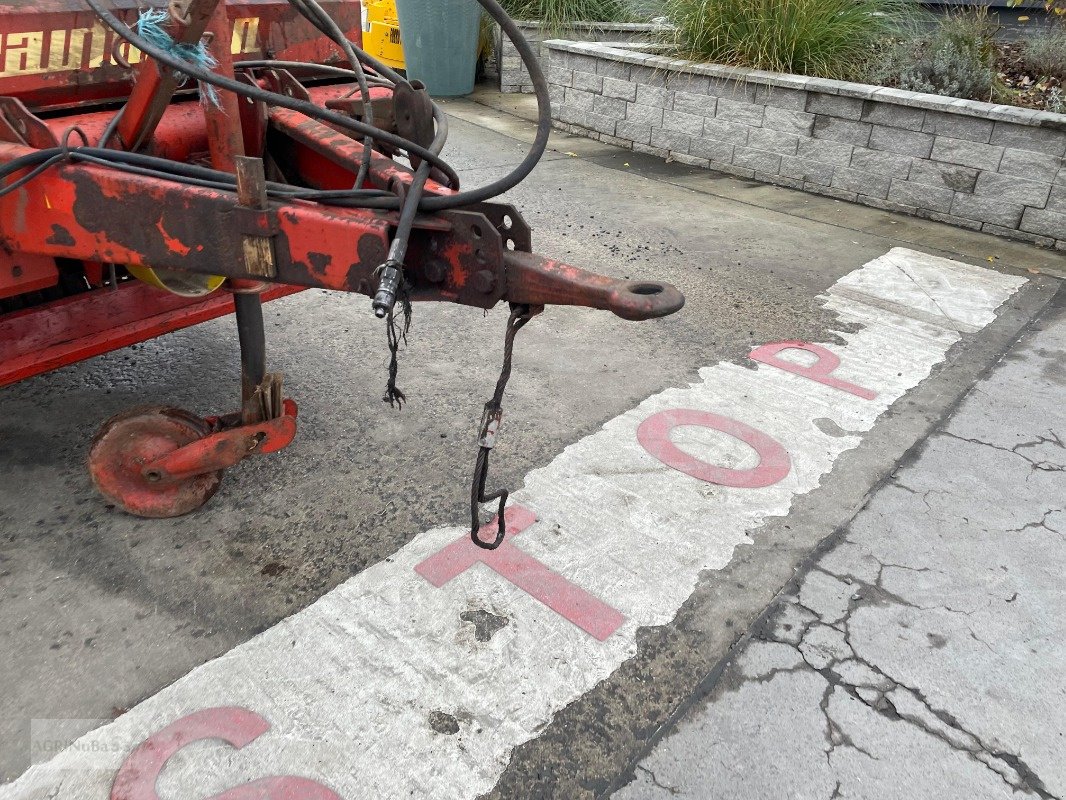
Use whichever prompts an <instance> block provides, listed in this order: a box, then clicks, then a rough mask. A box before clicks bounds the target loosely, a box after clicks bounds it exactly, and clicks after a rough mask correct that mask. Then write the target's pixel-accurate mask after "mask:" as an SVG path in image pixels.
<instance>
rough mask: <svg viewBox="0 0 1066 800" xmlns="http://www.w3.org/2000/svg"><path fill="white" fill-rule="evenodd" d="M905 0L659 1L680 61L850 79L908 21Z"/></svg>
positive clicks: (909, 7)
mask: <svg viewBox="0 0 1066 800" xmlns="http://www.w3.org/2000/svg"><path fill="white" fill-rule="evenodd" d="M912 7H913V5H912V4H911V3H909V2H907V0H667V8H668V16H669V17H670V19H671V20H672V21H673V23H674V24H675V25H676V26H677V30H678V39H677V42H678V46H679V48H680V50H681V52H682V54H683V55H684V56H685V57H687V58H692V59H695V60H700V61H715V62H718V63H723V64H730V65H734V66H743V67H754V68H756V69H765V70H771V71H774V72H794V73H798V74H801V75H816V76H820V77H824V78H841V79H845V78H853V77H855V76H856V75H857V74H859V73H860V72H861V70H862V68H863V66H864V65H865V63H866V62H867V61H868V60H869V58H870V54H871V53H872V52H873V51H874V50H875V49H876V47H877V45H878V44H879V43H880V42H881V41H883V40H884V39H885V37H888V36H891V35H893V33H895V32H896V31H897V30H898V29H899V27H900V24H901V23H902V22H903V21H904V20H906V19H908V18H909V16H910V13H911V12H910V9H911V8H912Z"/></svg>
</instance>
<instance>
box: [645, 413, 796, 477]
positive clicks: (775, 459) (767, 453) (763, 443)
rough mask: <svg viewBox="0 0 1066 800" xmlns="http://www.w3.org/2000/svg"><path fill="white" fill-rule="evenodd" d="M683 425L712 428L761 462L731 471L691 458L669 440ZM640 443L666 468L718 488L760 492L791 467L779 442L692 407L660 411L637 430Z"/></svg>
mask: <svg viewBox="0 0 1066 800" xmlns="http://www.w3.org/2000/svg"><path fill="white" fill-rule="evenodd" d="M684 425H698V426H700V427H702V428H711V429H712V430H716V431H721V432H722V433H724V434H727V435H729V436H732V437H733V438H734V439H739V440H740V441H742V442H744V444H746V445H749V446H750V447H751V448H752V449H753V450H755V452H756V453H758V454H759V463H758V464H757V465H756V466H755V467H753V468H752V469H730V468H729V467H720V466H718V465H716V464H708V463H707V462H706V461H701V460H700V459H698V458H695V457H693V456H690V455H689V454H688V453H686V452H685V451H684V450H682V449H681V448H680V447H678V446H677V445H675V444H674V443H673V442H672V441H670V433H671V432H672V431H673V430H674V428H679V427H682V426H684ZM637 441H639V442H640V443H641V445H642V446H643V447H644V449H645V450H647V451H648V452H649V453H650V454H651V455H653V456H655V457H656V458H657V459H659V460H660V461H662V462H663V463H664V464H666V466H668V467H673V468H674V469H676V470H677V471H678V472H684V473H685V474H686V475H691V476H692V477H693V478H698V479H699V480H701V481H706V482H707V483H715V484H718V485H719V486H732V487H734V488H737V489H761V488H762V487H764V486H771V485H773V484H775V483H777V482H778V481H779V480H781V479H782V478H784V477H785V476H786V475H788V472H789V470H790V469H791V468H792V460H791V459H790V458H789V457H788V451H787V450H785V448H784V447H782V446H781V444H780V443H779V442H778V441H777V440H776V439H774V438H773V437H771V436H768V435H766V434H765V433H763V432H762V431H758V430H756V429H755V428H752V427H751V426H750V425H745V424H744V423H743V422H738V421H737V420H735V419H732V418H731V417H723V416H721V415H720V414H712V413H711V412H710V411H696V410H694V409H691V408H679V409H673V410H670V411H660V412H659V413H658V414H653V415H652V416H650V417H648V418H647V419H646V420H644V421H643V422H642V423H640V427H638V428H637Z"/></svg>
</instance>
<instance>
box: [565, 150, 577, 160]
mask: <svg viewBox="0 0 1066 800" xmlns="http://www.w3.org/2000/svg"><path fill="white" fill-rule="evenodd" d="M564 155H568V156H570V158H577V153H575V152H574V151H572V150H567V151H566V153H565V154H564Z"/></svg>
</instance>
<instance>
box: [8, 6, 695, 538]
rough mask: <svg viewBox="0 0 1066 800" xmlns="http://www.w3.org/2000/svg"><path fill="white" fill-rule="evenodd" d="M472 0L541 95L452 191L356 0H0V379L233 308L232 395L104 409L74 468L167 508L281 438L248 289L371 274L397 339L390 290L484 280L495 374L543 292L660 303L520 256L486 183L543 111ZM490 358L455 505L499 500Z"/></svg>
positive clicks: (291, 413) (642, 289) (286, 405)
mask: <svg viewBox="0 0 1066 800" xmlns="http://www.w3.org/2000/svg"><path fill="white" fill-rule="evenodd" d="M479 2H481V4H482V6H483V7H484V8H485V10H486V11H487V12H488V13H489V14H490V15H492V16H493V17H494V18H495V19H496V20H497V21H498V22H499V23H500V24H501V26H502V27H503V30H504V32H505V33H506V34H507V35H508V36H509V37H510V38H512V40H514V41H515V43H516V46H518V48H519V50H520V52H521V53H522V55H523V59H524V60H525V61H526V63H527V67H528V68H529V70H530V72H531V75H532V77H533V81H534V84H535V86H536V88H537V92H538V100H539V107H540V119H539V124H538V135H537V139H536V142H535V143H534V145H533V146H532V148H531V150H530V153H529V155H528V156H527V157H526V159H525V160H524V161H523V162H522V164H521V165H520V166H519V167H517V168H516V169H515V170H514V171H513V172H512V173H511V174H510V175H507V176H505V177H504V178H501V179H500V180H498V181H496V182H494V183H492V184H490V185H488V186H484V187H478V188H475V189H467V188H465V187H463V188H462V189H461V188H460V187H459V180H458V177H457V176H456V174H455V172H454V170H453V169H452V168H451V167H450V166H449V165H448V163H447V162H446V161H445V160H444V159H443V158H442V157H441V151H442V149H443V147H444V144H445V139H446V136H447V120H446V118H445V116H444V115H443V113H442V112H441V111H440V109H439V107H437V106H436V105H435V104H434V103H433V102H432V100H431V99H430V98H429V97H428V95H427V93H426V91H425V89H424V87H423V86H422V85H421V84H420V83H419V82H417V81H408V80H407V79H406V78H405V77H404V76H402V75H400V74H397V73H396V72H393V71H392V70H391V69H389V68H388V67H387V66H385V65H384V64H381V63H379V62H377V61H375V60H374V59H373V58H372V57H370V56H368V55H367V54H366V53H364V52H363V51H362V50H360V49H359V44H360V41H361V25H360V17H361V14H360V11H361V10H360V6H359V3H358V2H357V1H356V0H341V1H339V2H338V1H337V0H228V2H227V1H226V0H172V1H171V2H170V3H169V4H166V5H164V4H162V2H161V0H154V1H153V2H151V3H149V4H147V5H145V4H144V3H137V2H134V0H26V2H10V1H8V2H5V1H4V0H0V386H3V385H6V384H9V383H13V382H15V381H18V380H21V379H23V378H28V377H30V376H33V375H37V374H40V373H43V372H47V371H48V370H52V369H55V368H57V367H61V366H64V365H66V364H71V363H73V362H76V361H79V360H82V359H85V358H89V357H92V356H95V355H98V354H100V353H104V352H107V351H110V350H114V349H117V348H120V347H124V346H126V345H129V344H132V343H135V342H139V341H143V340H145V339H149V338H151V337H154V336H158V335H160V334H163V333H166V332H168V331H173V330H176V329H179V328H183V327H186V326H189V325H194V324H196V323H198V322H202V321H204V320H208V319H212V318H215V317H219V316H222V315H225V314H229V313H231V312H235V314H236V320H237V330H238V334H239V339H240V350H241V368H242V369H241V374H242V384H243V385H242V402H241V406H240V409H239V411H236V412H234V413H231V414H227V415H223V416H220V417H215V418H209V419H206V420H205V419H200V418H198V417H196V416H194V415H192V414H190V413H188V412H185V411H181V410H179V409H174V408H167V407H142V408H138V409H133V410H131V411H129V412H126V413H124V414H120V415H118V416H116V417H114V418H112V419H111V420H108V421H107V422H106V423H105V424H104V426H103V428H102V429H101V430H100V432H99V433H98V434H97V436H96V438H95V440H94V442H93V445H92V448H91V451H90V464H89V467H90V471H91V473H92V477H93V480H94V482H95V484H96V486H97V488H98V489H99V490H100V491H101V492H102V493H103V494H104V495H105V496H106V497H107V498H108V499H110V500H111V501H112V502H114V503H116V504H117V505H119V506H121V507H122V508H124V509H126V510H127V511H129V512H131V513H133V514H138V515H141V516H148V517H167V516H176V515H179V514H183V513H187V512H189V511H192V510H193V509H196V508H198V507H199V506H201V505H202V504H203V503H204V502H205V501H206V500H207V499H208V498H209V497H210V496H211V495H212V494H213V493H214V491H215V489H216V488H217V487H218V484H219V481H220V480H221V476H222V470H223V469H225V468H226V467H229V466H232V465H234V464H236V463H237V462H238V461H239V460H241V459H242V458H245V457H247V456H249V455H253V454H258V453H268V452H273V451H276V450H279V449H281V448H283V447H285V446H286V445H287V444H288V443H289V442H290V441H292V438H293V436H294V435H295V431H296V406H295V404H294V403H293V402H292V401H291V400H290V399H287V398H285V397H284V396H283V394H282V387H281V378H280V376H279V375H277V374H273V373H268V372H267V370H266V352H265V343H264V335H263V314H262V302H263V301H266V300H271V299H275V298H278V297H282V296H284V295H286V294H290V293H293V292H297V291H300V290H302V289H305V288H309V287H317V288H323V289H335V290H341V291H348V292H359V293H362V294H365V295H368V296H369V297H371V298H373V301H372V303H371V306H372V308H373V311H374V313H375V314H377V316H379V317H382V318H384V319H385V325H386V326H387V330H388V332H389V337H388V341H389V343H390V346H391V348H392V352H393V358H394V359H395V351H396V349H397V348H398V346H399V341H400V339H401V338H402V334H403V330H402V325H403V318H404V312H405V311H406V310H408V309H409V301H410V300H416V301H417V300H443V301H449V302H453V303H462V304H464V305H469V306H475V307H478V308H485V309H487V308H491V307H492V306H494V305H495V304H496V303H498V302H500V301H507V302H508V303H510V305H511V309H512V314H511V320H510V323H509V326H508V330H507V334H508V336H507V340H506V342H507V358H506V359H505V362H506V363H508V367H507V369H505V372H506V371H507V370H508V369H509V360H510V359H509V355H510V344H511V341H512V340H513V336H514V333H515V331H517V329H518V328H519V327H521V325H522V324H524V322H525V321H526V320H528V319H529V318H530V317H531V316H532V315H534V314H536V313H537V312H538V311H539V310H541V308H542V307H543V306H544V305H546V304H561V305H577V306H586V307H590V308H598V309H606V310H610V311H612V312H614V313H615V314H618V315H619V316H621V317H624V318H626V319H632V320H642V319H648V318H652V317H660V316H664V315H666V314H670V313H672V312H674V311H676V310H678V309H679V308H680V307H681V305H682V304H683V302H684V299H683V298H682V296H681V294H680V293H679V292H678V291H677V290H676V289H675V288H674V287H672V286H670V285H668V284H663V283H656V282H622V281H617V280H613V279H610V278H607V277H604V276H600V275H596V274H593V273H589V272H585V271H583V270H580V269H577V268H575V267H571V266H568V265H566V264H562V263H559V262H557V261H552V260H549V259H546V258H542V257H540V256H537V255H534V254H533V253H532V252H531V242H530V232H529V228H528V226H527V225H526V224H525V223H524V222H523V220H522V217H521V216H520V214H519V213H518V211H517V210H516V209H515V208H513V207H512V206H509V205H505V204H499V203H493V202H491V200H492V199H493V198H494V197H496V196H497V195H499V194H501V193H502V192H504V191H506V190H507V189H509V188H511V187H513V186H514V185H516V184H517V183H518V182H519V181H521V180H522V179H523V178H524V177H525V176H526V175H527V174H528V173H529V171H530V170H531V169H532V168H533V167H534V166H535V164H536V162H537V160H538V159H539V158H540V155H541V153H542V152H543V150H544V147H545V144H546V142H547V137H548V133H549V131H550V115H549V109H548V100H547V86H546V84H545V81H544V78H543V74H542V73H541V70H540V68H539V67H538V66H537V64H536V60H535V58H534V56H533V54H532V52H531V51H530V49H529V47H528V45H526V43H525V42H524V40H522V39H521V36H520V34H519V33H518V31H517V28H516V27H515V26H514V24H513V23H512V22H511V21H510V19H509V18H507V16H506V14H504V13H503V11H502V9H501V8H500V7H499V5H498V4H497V3H496V0H479ZM368 311H369V309H368ZM394 312H395V313H394ZM392 374H393V378H394V376H395V372H394V370H393V371H392ZM505 382H506V376H504V377H503V379H502V380H501V384H500V386H499V387H498V390H497V393H496V396H495V397H494V398H493V401H491V402H490V403H489V404H487V406H486V414H485V421H484V423H483V429H482V438H481V440H480V441H479V444H480V445H481V452H480V456H479V458H478V468H477V472H478V475H477V476H476V477H475V481H474V491H473V494H474V497H473V498H472V501H473V506H474V508H473V516H472V527H474V528H476V526H477V505H476V504H477V502H480V501H487V500H490V499H498V498H499V494H496V495H491V496H489V497H486V496H485V489H484V484H485V472H486V470H487V462H488V453H489V449H490V448H491V446H492V443H493V438H494V436H495V429H496V426H497V425H498V422H499V416H500V411H499V408H500V400H501V399H502V393H503V384H504V383H505ZM389 392H390V393H391V394H389V395H388V396H389V399H391V400H399V399H402V394H400V393H399V392H398V390H395V384H394V382H392V381H390V390H389ZM504 499H505V497H504ZM501 519H502V516H501ZM485 546H491V543H489V544H486V545H485Z"/></svg>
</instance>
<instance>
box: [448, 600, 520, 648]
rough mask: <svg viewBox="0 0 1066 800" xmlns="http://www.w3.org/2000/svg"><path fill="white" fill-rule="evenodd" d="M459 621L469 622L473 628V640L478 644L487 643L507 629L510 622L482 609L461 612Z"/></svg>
mask: <svg viewBox="0 0 1066 800" xmlns="http://www.w3.org/2000/svg"><path fill="white" fill-rule="evenodd" d="M459 619H460V620H462V621H463V622H469V623H470V624H471V625H473V626H474V638H475V639H477V640H478V641H479V642H487V641H488V640H489V639H491V638H492V637H493V636H495V635H496V634H497V633H498V632H499V631H501V630H503V629H504V628H506V627H507V623H509V622H510V620H509V619H508V618H507V617H504V616H501V615H499V614H493V613H492V612H491V611H486V610H485V609H483V608H471V609H469V610H467V611H464V612H462V613H461V614H460V615H459Z"/></svg>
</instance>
